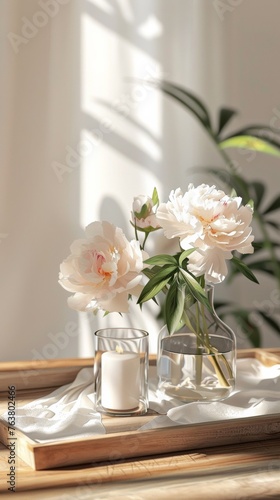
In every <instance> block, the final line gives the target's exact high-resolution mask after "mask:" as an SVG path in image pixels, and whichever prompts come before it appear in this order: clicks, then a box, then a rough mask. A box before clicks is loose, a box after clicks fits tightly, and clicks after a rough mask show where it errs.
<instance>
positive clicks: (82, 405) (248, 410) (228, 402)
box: [2, 359, 280, 442]
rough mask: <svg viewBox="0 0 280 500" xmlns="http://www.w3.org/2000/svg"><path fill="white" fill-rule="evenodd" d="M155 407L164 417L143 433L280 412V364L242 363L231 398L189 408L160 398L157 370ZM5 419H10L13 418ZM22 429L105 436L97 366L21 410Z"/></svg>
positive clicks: (50, 437)
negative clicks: (97, 391)
mask: <svg viewBox="0 0 280 500" xmlns="http://www.w3.org/2000/svg"><path fill="white" fill-rule="evenodd" d="M149 403H150V408H151V409H153V410H155V411H157V412H158V413H159V414H161V415H160V416H159V417H155V418H154V419H153V420H151V421H150V422H149V423H147V424H145V425H143V426H142V427H141V428H140V429H141V430H147V429H154V428H159V427H167V426H173V425H178V424H185V425H186V424H193V423H199V422H207V421H212V420H224V419H232V418H242V417H252V416H256V415H265V414H273V413H278V412H279V410H280V364H277V365H274V366H271V367H266V366H264V365H263V364H262V363H260V362H259V361H258V360H256V359H241V360H237V384H236V389H235V391H234V392H233V394H232V395H231V396H229V397H228V398H227V399H225V400H223V401H217V402H210V403H207V402H194V403H188V404H182V403H181V401H179V400H175V399H171V398H166V399H159V397H158V393H157V380H156V377H155V373H153V369H152V370H151V373H150V381H149ZM2 418H4V419H7V414H4V415H2ZM16 427H17V428H18V429H21V430H22V431H23V432H24V433H25V434H26V435H28V436H29V437H30V438H32V439H33V440H35V441H37V442H45V441H54V440H55V441H57V440H61V439H63V440H65V439H71V440H72V439H75V438H81V437H87V436H92V435H93V434H104V433H105V432H106V431H105V428H104V426H103V424H102V421H101V415H100V414H99V413H98V412H96V410H95V393H94V384H93V370H92V368H83V369H82V370H81V371H80V372H79V373H78V375H77V377H76V379H75V380H74V381H73V382H72V383H71V384H68V385H65V386H62V387H60V388H59V389H57V390H55V391H54V392H52V393H51V394H49V395H48V396H45V397H43V398H40V399H37V400H35V401H33V402H31V403H28V404H26V405H25V406H23V407H21V408H17V410H16Z"/></svg>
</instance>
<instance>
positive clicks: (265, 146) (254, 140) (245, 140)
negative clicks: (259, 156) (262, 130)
mask: <svg viewBox="0 0 280 500" xmlns="http://www.w3.org/2000/svg"><path fill="white" fill-rule="evenodd" d="M219 148H221V149H227V148H238V149H248V150H250V151H259V152H261V153H267V154H270V155H272V156H278V157H280V149H279V148H280V146H279V147H277V148H276V147H275V146H272V145H271V144H269V142H267V141H264V140H263V139H259V138H258V137H255V136H252V135H236V136H234V137H230V138H227V139H224V140H223V141H222V142H220V143H219Z"/></svg>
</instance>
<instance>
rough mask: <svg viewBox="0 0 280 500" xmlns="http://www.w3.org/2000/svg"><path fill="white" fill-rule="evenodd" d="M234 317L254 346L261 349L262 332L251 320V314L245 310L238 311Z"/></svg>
mask: <svg viewBox="0 0 280 500" xmlns="http://www.w3.org/2000/svg"><path fill="white" fill-rule="evenodd" d="M233 316H234V318H235V319H236V321H237V323H238V324H239V325H240V327H241V328H242V330H243V331H244V333H245V334H246V335H247V337H248V338H249V340H250V342H251V343H252V344H253V346H254V347H261V332H260V330H259V328H258V326H257V325H256V324H255V323H254V322H253V321H252V320H251V319H250V313H249V312H248V311H245V310H243V309H238V310H236V311H235V312H234V314H233Z"/></svg>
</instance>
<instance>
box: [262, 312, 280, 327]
mask: <svg viewBox="0 0 280 500" xmlns="http://www.w3.org/2000/svg"><path fill="white" fill-rule="evenodd" d="M258 314H259V315H260V316H262V317H263V319H264V320H265V321H266V323H267V324H268V325H269V326H271V328H273V330H275V331H276V332H277V333H280V324H279V323H277V321H275V320H274V319H273V318H272V317H271V316H268V314H266V313H265V312H264V311H260V310H258Z"/></svg>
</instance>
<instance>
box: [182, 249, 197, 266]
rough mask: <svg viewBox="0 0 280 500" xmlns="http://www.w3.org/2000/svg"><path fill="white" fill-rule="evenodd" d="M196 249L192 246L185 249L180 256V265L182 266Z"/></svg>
mask: <svg viewBox="0 0 280 500" xmlns="http://www.w3.org/2000/svg"><path fill="white" fill-rule="evenodd" d="M194 251H195V248H190V249H189V250H184V252H182V253H181V255H180V257H179V266H180V267H182V265H183V262H184V260H185V259H187V257H188V256H189V255H191V254H192V253H193V252H194Z"/></svg>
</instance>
